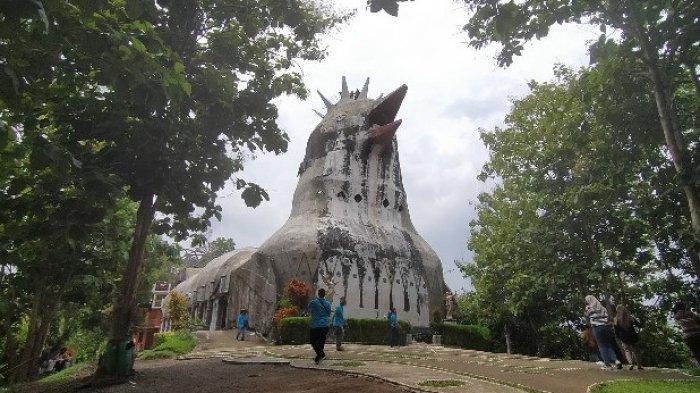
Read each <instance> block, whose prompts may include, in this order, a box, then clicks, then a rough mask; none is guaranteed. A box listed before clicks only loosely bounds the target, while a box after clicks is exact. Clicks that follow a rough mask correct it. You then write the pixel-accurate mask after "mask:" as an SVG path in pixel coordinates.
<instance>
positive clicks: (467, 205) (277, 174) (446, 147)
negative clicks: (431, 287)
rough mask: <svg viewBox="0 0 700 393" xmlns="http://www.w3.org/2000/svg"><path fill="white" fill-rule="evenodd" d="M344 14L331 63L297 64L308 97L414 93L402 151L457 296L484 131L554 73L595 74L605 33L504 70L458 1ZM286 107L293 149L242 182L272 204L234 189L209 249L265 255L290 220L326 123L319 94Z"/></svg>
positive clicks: (553, 44) (543, 48)
mask: <svg viewBox="0 0 700 393" xmlns="http://www.w3.org/2000/svg"><path fill="white" fill-rule="evenodd" d="M336 3H338V4H341V5H343V6H345V7H356V8H357V9H358V11H357V15H356V16H355V17H354V18H353V19H351V20H350V22H349V23H347V24H346V25H344V26H343V27H341V28H340V29H339V30H338V31H335V32H333V33H332V34H330V35H329V36H328V37H327V38H326V40H325V41H326V45H327V46H328V57H327V58H326V59H325V60H323V61H321V62H315V63H311V62H309V63H301V64H299V68H300V69H301V71H302V72H303V74H304V77H305V81H306V84H307V87H308V88H309V90H310V91H312V92H315V91H316V89H318V90H321V91H322V92H324V94H325V95H326V96H327V97H329V98H332V99H335V100H337V98H338V93H337V92H338V91H340V78H341V76H342V75H345V76H347V78H348V84H349V86H350V89H351V90H353V89H359V88H361V87H362V83H363V82H364V80H365V78H366V77H368V76H369V77H370V78H371V82H370V89H369V90H370V97H376V96H378V95H379V94H380V93H388V92H391V91H392V90H393V89H395V88H396V87H398V86H399V85H401V84H402V83H405V84H407V85H408V95H407V96H406V99H405V100H404V103H403V106H402V107H401V111H400V112H399V114H398V117H397V118H401V119H403V124H402V125H401V128H400V129H399V131H398V142H399V151H400V157H401V168H402V171H403V181H404V187H405V189H406V193H407V199H408V203H409V206H410V211H411V218H412V220H413V223H414V225H415V227H416V229H417V230H418V233H420V234H421V235H422V236H423V237H424V238H425V240H426V241H427V242H428V243H430V245H432V247H433V248H434V249H435V251H436V252H437V253H438V255H439V256H440V258H441V259H442V264H443V268H444V272H445V279H446V281H447V284H448V285H449V286H450V288H452V290H455V291H462V290H466V289H469V288H470V286H469V283H468V280H466V279H464V278H463V277H462V275H461V274H460V272H459V270H458V269H456V268H455V264H454V261H455V260H461V261H467V262H468V261H470V260H471V255H470V253H469V252H468V250H467V241H468V236H469V221H471V220H472V219H473V218H474V217H475V212H474V206H473V202H474V201H475V200H476V197H477V195H478V194H479V193H480V192H482V191H484V190H485V186H484V184H482V183H481V182H479V181H478V180H477V179H476V176H477V175H478V173H479V171H480V169H481V167H482V165H483V164H484V162H485V161H486V159H487V158H488V152H487V150H486V149H485V148H484V146H483V144H482V143H481V141H480V139H479V136H478V129H479V128H485V129H492V128H493V127H494V126H497V125H499V124H502V122H503V118H504V116H505V114H506V113H507V111H508V110H509V107H510V100H511V99H512V98H517V97H521V96H523V95H524V94H526V93H527V82H528V81H530V80H532V79H534V80H537V81H547V80H550V79H551V78H552V75H553V74H552V67H553V65H554V64H555V63H562V64H565V65H568V66H571V67H574V68H579V67H580V66H584V65H587V64H588V55H587V52H586V47H587V45H586V43H587V42H588V41H590V40H593V39H596V38H597V36H598V35H599V34H600V33H599V32H598V31H597V29H596V28H594V27H591V26H583V27H582V26H575V25H567V26H561V27H560V26H558V27H556V28H554V29H552V31H551V32H550V35H549V36H548V37H547V38H546V39H544V40H541V41H539V42H535V43H532V44H531V45H528V47H527V49H526V50H525V51H524V55H523V56H521V57H519V58H517V59H516V60H515V62H514V64H513V65H512V66H511V67H510V68H507V69H501V68H498V67H497V65H496V62H495V60H494V58H495V53H496V50H495V47H492V48H486V49H482V50H480V51H476V50H474V49H472V48H469V47H467V45H466V42H467V37H466V35H465V34H464V33H462V32H461V31H460V27H461V26H462V25H463V24H464V23H465V22H466V20H467V13H466V10H464V9H463V8H462V7H460V6H459V4H458V3H456V2H454V1H451V0H417V1H415V2H407V3H401V8H400V11H399V17H398V18H394V17H391V16H389V15H387V14H385V13H380V14H371V13H369V11H367V10H366V9H365V5H366V0H342V1H337V2H336ZM277 103H278V106H279V110H280V118H279V124H280V126H281V128H282V129H283V130H284V131H285V132H286V133H287V134H288V135H289V137H290V144H289V150H288V151H287V153H285V154H283V155H280V156H275V155H273V154H268V155H260V156H258V157H256V158H255V159H254V160H248V161H247V162H246V164H245V171H244V172H243V173H241V174H240V175H241V177H242V178H244V179H246V180H249V181H252V182H255V183H258V184H259V185H261V186H262V187H264V188H265V189H266V190H267V191H268V193H269V194H270V201H269V202H264V203H263V204H262V205H261V206H259V207H258V208H256V209H251V208H247V207H245V205H244V204H243V202H242V201H241V199H240V196H239V193H237V192H236V191H234V189H233V187H231V185H228V186H227V188H226V189H225V190H223V191H222V192H221V193H220V194H219V195H220V199H219V202H220V203H221V204H222V206H223V218H222V220H221V222H215V223H214V224H213V226H212V229H211V233H210V234H209V237H210V238H215V237H218V236H226V237H232V238H233V239H234V240H235V241H236V244H237V245H238V247H244V246H255V247H257V246H259V245H260V244H262V242H264V241H265V240H266V239H267V238H268V237H269V236H270V235H272V233H274V232H275V231H276V230H277V229H278V228H279V227H280V226H282V224H283V223H284V222H285V221H286V219H287V217H288V216H289V213H290V209H291V203H292V195H293V193H294V189H295V187H296V184H297V179H298V178H297V170H298V168H299V163H300V162H301V160H302V159H303V157H304V150H305V147H306V141H307V138H308V136H309V134H310V133H311V131H312V130H313V128H314V127H315V126H316V124H317V123H318V122H319V118H318V116H317V115H316V114H314V113H313V111H312V109H318V110H321V109H323V108H324V106H323V103H322V102H321V100H320V98H318V96H317V95H315V94H313V95H312V96H310V97H309V99H308V100H307V101H301V100H299V99H297V98H293V97H283V98H281V99H279V100H278V102H277Z"/></svg>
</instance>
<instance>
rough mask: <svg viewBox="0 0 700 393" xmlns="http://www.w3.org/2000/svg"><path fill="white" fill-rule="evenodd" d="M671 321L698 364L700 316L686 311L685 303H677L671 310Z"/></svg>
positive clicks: (699, 356) (699, 353)
mask: <svg viewBox="0 0 700 393" xmlns="http://www.w3.org/2000/svg"><path fill="white" fill-rule="evenodd" d="M671 312H672V313H673V319H675V320H676V323H677V324H678V326H679V327H680V328H681V332H682V333H683V339H684V340H685V343H686V344H687V345H688V348H690V352H691V353H692V354H693V357H694V358H695V360H696V361H697V362H698V363H700V315H697V314H695V313H694V312H692V311H691V310H688V309H687V308H686V306H685V303H684V302H682V301H678V302H677V303H676V304H675V305H674V306H673V309H672V310H671Z"/></svg>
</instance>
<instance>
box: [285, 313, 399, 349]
mask: <svg viewBox="0 0 700 393" xmlns="http://www.w3.org/2000/svg"><path fill="white" fill-rule="evenodd" d="M345 323H346V325H345V338H344V340H345V341H348V342H356V343H362V344H370V345H384V344H388V340H389V325H388V324H387V322H386V320H383V319H353V318H350V319H346V320H345ZM399 331H400V333H399V344H401V345H406V334H407V333H408V332H410V331H411V325H410V324H409V323H408V322H406V321H399ZM280 342H281V343H282V344H307V343H308V342H309V318H308V317H292V318H284V319H282V320H281V323H280Z"/></svg>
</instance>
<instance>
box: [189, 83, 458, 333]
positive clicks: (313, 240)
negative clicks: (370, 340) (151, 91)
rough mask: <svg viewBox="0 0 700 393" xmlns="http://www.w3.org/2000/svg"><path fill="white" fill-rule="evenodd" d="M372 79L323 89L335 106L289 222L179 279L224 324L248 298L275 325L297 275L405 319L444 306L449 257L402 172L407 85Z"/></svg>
mask: <svg viewBox="0 0 700 393" xmlns="http://www.w3.org/2000/svg"><path fill="white" fill-rule="evenodd" d="M368 85H369V79H367V82H366V83H365V84H364V87H363V88H362V90H361V91H360V90H357V91H355V92H351V91H349V90H348V87H347V83H346V80H345V78H344V77H343V82H342V92H341V94H340V100H339V101H338V102H336V103H332V102H331V101H329V100H328V99H326V98H325V97H324V96H323V95H321V98H322V99H323V101H324V103H325V105H326V109H327V112H326V113H325V114H320V113H319V115H321V116H322V120H321V122H320V123H319V124H318V126H316V128H315V129H314V130H313V132H312V133H311V135H310V136H309V141H308V143H307V146H306V155H305V157H304V160H303V161H302V163H301V165H300V166H299V183H298V185H297V188H296V191H295V192H294V199H293V202H292V212H291V215H290V217H289V219H288V220H287V222H286V223H285V224H284V225H283V226H282V227H281V228H280V229H279V230H278V231H277V232H275V233H274V234H273V235H272V236H271V237H270V238H269V239H268V240H267V241H266V242H265V243H264V244H263V245H262V246H260V247H259V248H258V249H245V250H240V251H234V252H231V253H228V254H226V255H224V256H222V257H220V258H218V259H217V260H214V261H212V262H211V263H210V264H209V265H212V268H214V266H218V267H217V268H216V269H219V270H218V271H217V272H216V273H213V274H212V273H211V272H209V273H207V270H208V267H209V266H207V267H205V268H204V271H203V272H201V273H199V274H198V275H197V276H194V277H192V278H190V279H188V280H187V281H185V282H183V283H182V284H180V286H178V287H177V288H176V290H179V291H180V292H183V293H188V294H190V298H194V303H193V304H195V306H196V305H197V304H200V305H201V307H200V308H202V309H203V310H208V311H203V312H202V316H204V317H205V318H206V316H207V315H209V317H208V318H206V319H208V320H209V321H212V320H216V322H212V323H213V324H215V325H216V326H221V327H224V326H227V325H228V324H229V322H227V321H231V320H233V319H234V318H235V312H237V310H238V309H240V308H247V309H248V310H249V312H250V315H251V321H252V322H253V323H254V324H256V325H258V326H257V327H258V329H259V330H266V329H269V327H270V326H271V321H272V316H273V314H274V308H275V303H276V300H277V297H278V294H280V293H281V291H282V288H283V287H284V285H285V284H286V283H287V282H289V280H291V279H292V278H297V279H299V280H301V281H304V282H306V283H308V284H310V286H311V287H312V288H313V289H314V290H316V289H318V288H325V289H326V290H327V291H328V294H329V295H327V299H328V300H330V301H332V303H333V304H337V303H338V302H339V300H340V298H341V297H345V298H346V301H347V305H346V307H345V314H346V315H347V317H350V318H383V317H384V316H385V315H386V314H387V312H388V311H389V308H390V307H395V308H396V309H397V312H398V315H399V319H402V320H406V321H408V322H410V323H411V324H412V325H414V326H428V324H429V322H430V320H431V319H432V316H433V314H435V313H439V314H442V313H443V309H444V303H443V293H444V291H445V289H446V287H445V283H444V279H443V271H442V265H441V263H440V259H439V258H438V256H437V254H436V253H435V251H433V249H432V248H431V247H430V246H429V245H428V243H426V241H425V240H423V238H422V237H421V236H420V235H419V234H418V233H417V232H416V229H415V228H414V226H413V223H412V222H411V217H410V215H409V209H408V200H407V198H406V191H405V190H404V187H403V182H402V179H401V166H400V163H399V153H398V148H397V139H396V135H395V134H396V132H397V130H398V129H399V126H400V125H401V120H396V115H397V113H398V111H399V108H400V106H401V103H402V101H403V99H404V97H405V95H406V92H407V87H406V85H403V86H401V87H399V88H398V89H396V90H395V91H394V92H392V93H391V94H389V95H387V96H385V97H381V96H380V97H379V98H377V99H370V98H369V97H368V87H369V86H368ZM319 94H320V93H319ZM234 261H235V263H234ZM228 262H231V263H228ZM222 266H229V268H227V269H224V270H221V267H222ZM202 274H205V276H203V277H206V278H202V277H198V276H200V275H202ZM219 277H221V279H220V280H219ZM219 281H220V283H219ZM224 281H226V283H224ZM207 286H211V288H210V289H207V288H206V287H207ZM217 288H218V289H217ZM222 289H226V292H222ZM195 290H198V291H197V292H198V294H195V295H194V296H193V294H192V293H193V292H194V291H195ZM199 292H203V293H199ZM217 293H218V295H217ZM217 298H218V300H217ZM212 301H216V302H217V303H216V304H214V303H211V302H212ZM203 302H204V303H203ZM220 302H223V304H225V306H224V305H222V304H220ZM222 307H223V308H222ZM215 308H216V310H219V311H217V312H214V309H215ZM217 313H218V316H217ZM212 315H213V316H214V317H212ZM256 321H257V323H255V322H256ZM212 326H213V325H212Z"/></svg>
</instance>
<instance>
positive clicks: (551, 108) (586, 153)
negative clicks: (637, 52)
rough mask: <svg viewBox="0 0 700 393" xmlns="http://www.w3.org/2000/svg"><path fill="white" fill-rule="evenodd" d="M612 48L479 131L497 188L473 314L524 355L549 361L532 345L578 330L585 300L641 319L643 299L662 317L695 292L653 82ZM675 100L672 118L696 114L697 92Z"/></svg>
mask: <svg viewBox="0 0 700 393" xmlns="http://www.w3.org/2000/svg"><path fill="white" fill-rule="evenodd" d="M608 50H610V51H611V53H614V51H618V52H617V53H618V55H617V56H612V57H611V58H609V59H607V60H605V61H603V62H601V63H600V64H598V65H597V66H596V67H594V68H592V69H589V70H583V71H581V72H579V73H574V72H572V71H570V70H568V69H566V68H562V67H559V68H557V69H556V70H555V73H556V75H557V81H555V82H554V83H535V82H532V83H531V84H530V88H531V92H530V94H529V95H528V96H526V97H524V98H522V99H519V100H516V101H515V102H514V104H513V108H512V110H511V113H510V114H509V115H508V117H507V118H506V126H505V127H504V128H496V129H495V130H493V131H491V132H483V131H482V133H481V137H482V139H483V140H484V142H485V144H486V146H487V147H488V148H489V150H490V151H491V155H490V159H489V162H488V163H487V164H486V165H485V167H484V171H483V173H482V175H481V176H482V177H481V178H482V180H486V179H487V178H490V177H494V178H497V179H500V184H499V185H498V186H496V188H495V190H494V191H493V192H491V193H486V194H482V195H481V196H480V197H479V203H478V205H477V213H478V219H477V220H475V221H474V222H472V224H471V225H472V236H471V238H470V242H469V247H470V248H471V249H472V250H473V251H474V252H475V260H474V264H473V265H467V266H465V267H464V271H465V273H466V274H468V275H470V276H471V277H472V282H473V284H474V286H475V289H476V293H475V294H474V295H473V296H472V297H471V298H470V299H469V302H468V303H470V304H472V305H471V306H469V309H472V310H479V311H478V313H477V315H476V317H477V318H481V321H482V322H486V323H487V324H489V325H490V327H491V329H492V331H496V332H500V331H503V330H504V329H505V330H510V331H511V332H512V333H513V336H514V339H516V341H517V338H518V337H517V336H518V334H521V338H522V340H520V341H519V342H518V343H516V344H517V345H520V348H518V349H519V350H521V351H526V352H532V353H540V354H543V353H544V352H545V351H547V350H548V349H547V345H546V342H544V341H545V340H540V341H538V338H540V337H545V336H546V334H545V333H546V332H550V333H551V332H555V331H556V330H557V329H559V328H560V327H561V326H563V325H567V324H568V325H569V326H571V325H573V324H574V323H576V322H578V321H579V318H580V316H581V314H582V300H581V299H583V297H584V296H585V295H586V294H589V293H593V294H596V295H602V296H601V297H602V298H603V299H604V300H614V301H615V302H625V303H628V304H630V305H632V306H633V307H634V308H635V311H636V312H637V313H638V314H641V315H644V314H645V313H647V312H649V311H648V310H645V309H644V308H643V307H642V306H641V304H642V303H643V301H649V300H651V299H656V300H657V301H659V302H660V305H661V309H662V310H663V309H666V310H667V309H668V308H667V307H668V305H669V304H670V303H671V302H672V301H673V299H674V298H676V297H678V296H684V295H687V294H691V293H693V292H695V291H696V288H695V287H694V285H695V284H691V283H689V282H688V279H689V277H692V275H693V274H694V269H693V267H692V263H691V262H690V261H691V260H692V256H693V253H689V252H688V250H689V249H690V248H691V247H690V246H692V243H693V237H692V233H689V232H688V231H685V230H684V229H683V228H688V227H689V222H688V220H687V215H683V214H679V212H680V211H682V209H683V204H682V200H683V195H682V194H681V193H680V192H679V191H680V190H678V189H677V188H676V187H673V176H669V173H673V171H674V168H673V167H672V166H671V165H670V163H668V160H667V159H666V150H665V147H664V145H663V140H662V139H661V136H660V135H659V134H658V133H657V132H656V130H657V129H658V127H659V125H658V119H657V117H656V116H655V115H654V111H653V105H654V104H653V102H652V101H650V100H649V96H648V95H647V94H645V91H646V90H645V89H646V87H647V84H648V83H649V82H648V81H647V80H645V79H642V78H641V77H640V76H639V72H638V69H639V64H638V63H637V62H635V61H634V59H630V58H628V57H625V56H621V55H619V54H624V49H620V48H619V47H616V46H610V47H609V48H608ZM687 85H688V84H686V86H687ZM681 90H682V91H684V93H683V94H680V96H682V97H680V98H679V102H682V103H683V104H684V105H683V106H681V107H679V113H681V114H689V113H692V112H693V111H694V110H695V109H694V108H695V107H696V105H697V104H696V103H695V101H694V100H693V99H692V97H693V94H694V93H693V92H692V87H691V89H690V90H688V89H687V88H685V89H681ZM680 118H682V119H683V127H688V128H692V127H696V124H695V121H696V120H695V119H694V117H693V116H692V115H683V116H681V117H680ZM696 138H697V136H696ZM674 191H675V192H674ZM519 332H521V333H519ZM527 337H530V338H532V337H535V338H536V339H535V340H532V339H527V340H526V339H525V338H527ZM533 341H534V342H533ZM530 342H533V345H534V346H533V347H529V348H528V347H527V345H528V343H530ZM517 345H516V346H517ZM523 346H525V348H523Z"/></svg>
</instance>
